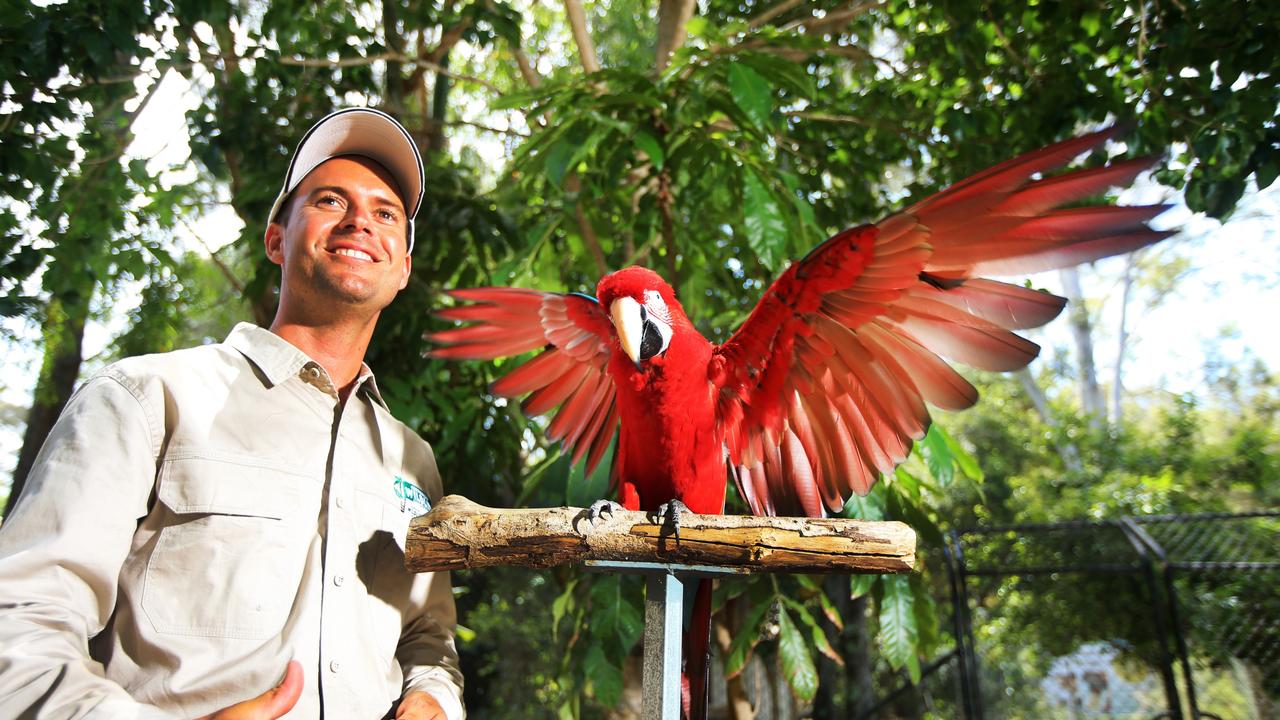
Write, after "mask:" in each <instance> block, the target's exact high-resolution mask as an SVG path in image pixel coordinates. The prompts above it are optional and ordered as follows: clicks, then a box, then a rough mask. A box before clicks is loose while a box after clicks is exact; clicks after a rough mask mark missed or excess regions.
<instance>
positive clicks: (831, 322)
mask: <svg viewBox="0 0 1280 720" xmlns="http://www.w3.org/2000/svg"><path fill="white" fill-rule="evenodd" d="M1116 132H1117V131H1116V129H1115V128H1110V129H1107V130H1102V131H1100V132H1096V133H1093V134H1090V135H1085V136H1082V137H1079V138H1075V139H1072V140H1067V141H1065V142H1061V143H1058V144H1056V145H1052V146H1049V147H1047V148H1044V149H1042V150H1038V151H1036V152H1032V153H1028V154H1026V155H1022V156H1020V157H1017V158H1015V159H1013V160H1010V161H1007V162H1005V163H1002V164H1000V165H997V166H995V167H993V168H990V169H988V170H986V171H983V172H981V173H979V174H977V175H974V176H972V177H970V178H968V179H966V180H963V181H961V182H959V183H957V184H955V185H953V186H952V187H950V188H948V189H946V190H943V191H942V192H940V193H938V194H936V195H933V196H931V197H929V198H927V199H925V200H923V201H921V202H919V203H916V204H914V205H912V206H911V207H909V208H907V209H906V210H904V211H902V212H900V213H897V214H895V215H892V216H890V217H888V218H885V219H884V220H882V221H881V222H879V223H876V224H875V225H864V226H861V227H857V228H853V229H850V230H846V231H844V232H841V233H839V234H838V235H835V236H834V237H832V238H830V239H828V240H827V241H825V242H824V243H822V244H821V245H819V246H818V247H816V248H815V249H814V250H813V251H812V252H810V253H809V255H808V256H806V257H805V258H804V259H803V260H801V261H800V262H798V263H796V264H794V265H792V266H791V267H790V268H788V269H787V270H786V272H784V273H783V274H782V275H781V276H780V277H779V278H778V279H777V280H776V281H775V282H774V283H773V284H772V285H771V286H770V287H769V288H768V290H767V291H766V292H765V294H764V297H763V298H762V299H761V301H760V303H759V304H758V305H757V306H756V308H755V310H753V311H752V313H751V315H750V317H748V318H747V320H746V322H745V323H743V325H742V326H741V327H740V328H739V329H738V330H737V331H736V332H735V333H734V335H733V336H732V337H731V338H730V339H729V340H728V342H726V343H725V344H724V345H722V346H720V347H719V348H718V349H717V350H716V356H715V358H714V360H713V363H714V365H713V369H712V378H713V382H714V383H715V384H716V385H717V386H718V387H719V390H720V395H719V401H718V402H719V412H720V419H721V423H722V426H723V427H724V429H725V437H726V445H727V447H728V451H729V460H730V464H731V465H732V466H733V472H734V477H735V479H736V480H737V483H738V488H739V490H740V491H741V493H742V495H743V497H744V498H745V499H746V500H747V502H748V503H749V504H750V506H751V509H752V512H754V513H756V514H758V515H763V514H795V513H804V514H808V515H813V516H816V515H821V514H822V513H823V508H824V506H825V508H826V509H827V510H829V511H832V512H835V511H838V510H839V509H840V508H841V507H842V506H843V505H844V502H845V500H846V499H847V498H848V497H849V494H850V493H851V492H856V493H859V494H864V493H866V492H867V491H868V490H870V488H871V486H872V485H873V484H874V483H875V481H876V479H877V478H878V477H879V474H880V473H887V472H890V471H892V470H893V468H894V467H895V466H897V464H898V463H900V462H902V461H903V460H905V459H906V457H907V454H908V453H909V452H910V449H911V444H912V441H913V440H918V439H920V438H922V437H923V436H924V434H925V432H926V430H927V429H928V426H929V422H930V420H929V411H928V409H927V407H926V404H928V405H933V406H936V407H939V408H943V409H947V410H959V409H963V408H966V407H969V406H970V405H972V404H973V403H974V402H975V401H976V400H977V396H978V394H977V391H976V390H975V389H974V388H973V386H972V385H970V384H969V382H968V381H966V380H965V379H964V377H962V376H961V375H960V374H959V373H957V372H956V371H955V370H954V369H952V368H951V366H950V365H948V364H947V363H946V362H945V361H943V360H942V359H941V358H943V357H945V358H947V359H950V360H954V361H956V362H959V363H963V364H965V365H968V366H971V367H974V368H978V369H982V370H1015V369H1018V368H1021V367H1023V366H1025V365H1027V364H1028V363H1029V362H1031V360H1032V359H1034V358H1035V357H1036V354H1037V353H1038V352H1039V347H1038V346H1037V345H1036V344H1035V343H1032V342H1030V341H1028V340H1026V339H1024V338H1022V337H1019V336H1018V335H1016V334H1015V333H1013V332H1012V331H1013V330H1017V329H1023V328H1031V327H1037V326H1039V325H1043V324H1044V323H1046V322H1048V321H1049V320H1051V319H1053V318H1054V317H1056V316H1057V315H1058V313H1059V312H1060V311H1061V310H1062V307H1063V305H1064V303H1065V300H1064V299H1063V298H1060V297H1057V296H1054V295H1050V294H1048V293H1043V292H1038V291H1036V290H1031V289H1027V288H1024V287H1020V286H1017V285H1009V284H1006V283H1001V282H996V281H994V280H987V279H983V278H980V277H977V276H978V275H981V274H998V275H1007V274H1020V273H1032V272H1038V271H1041V270H1047V269H1052V268H1061V267H1067V266H1071V265H1076V264H1079V263H1083V262H1089V261H1092V260H1096V259H1098V258H1102V257H1106V256H1109V255H1116V254H1120V253H1125V252H1129V251H1132V250H1136V249H1138V248H1141V247H1143V246H1146V245H1148V244H1150V243H1153V242H1156V241H1158V240H1160V239H1162V238H1164V237H1166V236H1168V235H1170V234H1172V233H1169V232H1160V231H1155V230H1152V229H1150V228H1148V227H1147V226H1146V222H1147V221H1148V220H1150V219H1152V218H1153V217H1155V216H1156V215H1158V214H1159V213H1161V212H1163V211H1164V210H1165V209H1166V207H1167V206H1162V205H1152V206H1142V207H1117V206H1094V207H1073V208H1069V209H1057V208H1059V207H1060V206H1062V205H1065V204H1068V203H1072V202H1075V201H1079V200H1081V199H1083V198H1088V197H1090V196H1093V195H1097V194H1099V193H1101V192H1102V191H1104V190H1106V189H1107V188H1109V187H1112V186H1116V185H1125V184H1128V183H1129V182H1131V181H1132V180H1133V178H1134V177H1135V176H1136V175H1137V174H1138V173H1139V172H1141V171H1142V170H1143V169H1145V168H1146V167H1148V166H1149V165H1150V164H1151V163H1152V158H1139V159H1135V160H1128V161H1123V162H1118V163H1114V164H1111V165H1107V166H1105V167H1099V168H1094V169H1089V170H1081V171H1076V172H1070V173H1066V174H1062V175H1057V176H1053V177H1047V178H1044V179H1033V177H1034V176H1036V175H1037V174H1039V173H1043V172H1045V171H1047V170H1051V169H1053V168H1057V167H1060V166H1062V165H1064V164H1066V163H1067V162H1068V161H1070V160H1071V159H1073V158H1075V157H1076V156H1078V155H1080V154H1081V153H1083V152H1085V151H1087V150H1090V149H1092V148H1095V147H1098V146H1100V145H1101V144H1103V143H1104V142H1105V141H1106V140H1107V139H1108V138H1110V137H1112V136H1113V135H1114V134H1115V133H1116Z"/></svg>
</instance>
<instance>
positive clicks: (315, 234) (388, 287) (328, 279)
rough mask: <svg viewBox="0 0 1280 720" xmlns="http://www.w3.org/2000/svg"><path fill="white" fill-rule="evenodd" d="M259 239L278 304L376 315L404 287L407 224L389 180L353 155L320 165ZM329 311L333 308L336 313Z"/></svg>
mask: <svg viewBox="0 0 1280 720" xmlns="http://www.w3.org/2000/svg"><path fill="white" fill-rule="evenodd" d="M281 219H283V220H284V223H283V224H280V223H272V224H271V225H270V226H269V227H268V228H267V234H266V238H265V242H266V246H267V257H268V258H270V259H271V261H272V262H274V263H276V264H277V265H280V266H281V267H282V268H283V280H282V283H281V289H280V302H281V304H282V305H283V304H285V303H294V302H305V303H318V304H320V305H319V306H318V307H326V306H331V304H332V303H335V302H337V303H342V304H345V305H354V306H363V307H368V308H372V309H374V310H381V309H382V308H384V307H386V306H387V304H389V303H390V302H391V300H392V299H393V298H394V297H395V295H396V293H397V292H399V291H400V290H401V289H403V288H404V286H405V284H406V283H408V281H409V269H410V267H411V265H412V260H411V259H410V257H409V255H408V246H407V232H408V218H407V215H406V213H405V207H404V202H403V201H402V200H401V199H400V194H399V190H398V188H397V187H396V184H395V181H394V180H393V179H392V178H391V175H390V174H388V173H387V171H386V170H384V169H383V168H382V166H381V165H379V164H378V163H376V162H374V161H372V160H370V159H368V158H363V157H358V156H343V157H337V158H333V159H331V160H327V161H325V162H324V163H322V164H321V165H320V166H319V167H317V168H316V169H315V170H312V171H311V173H310V174H309V175H307V177H306V178H304V179H303V181H302V182H301V183H300V184H299V185H298V187H297V188H296V189H295V190H294V191H293V196H292V198H291V199H290V200H289V204H288V207H286V208H285V211H284V212H283V213H281ZM335 309H336V308H335Z"/></svg>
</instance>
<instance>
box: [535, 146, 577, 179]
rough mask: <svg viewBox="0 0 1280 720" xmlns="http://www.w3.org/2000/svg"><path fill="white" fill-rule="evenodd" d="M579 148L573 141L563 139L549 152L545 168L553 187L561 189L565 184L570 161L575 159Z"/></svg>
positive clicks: (544, 164)
mask: <svg viewBox="0 0 1280 720" xmlns="http://www.w3.org/2000/svg"><path fill="white" fill-rule="evenodd" d="M578 147H579V146H578V145H577V144H576V143H574V142H573V141H572V140H570V139H568V138H562V139H561V140H559V141H557V142H556V144H555V145H552V146H551V149H550V150H548V151H547V155H546V160H545V161H544V162H543V167H545V168H546V172H547V179H548V180H550V181H551V184H552V185H555V186H556V187H560V185H561V183H563V182H564V176H565V174H566V173H567V172H568V171H569V161H570V160H572V159H573V156H574V155H575V154H576V152H577V150H578Z"/></svg>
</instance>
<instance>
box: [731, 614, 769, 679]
mask: <svg viewBox="0 0 1280 720" xmlns="http://www.w3.org/2000/svg"><path fill="white" fill-rule="evenodd" d="M771 607H773V603H771V602H761V603H756V605H755V609H754V610H752V611H751V614H750V615H748V616H747V619H746V620H745V621H743V623H742V627H741V628H740V629H739V630H738V634H737V635H736V636H734V638H733V642H732V643H730V644H729V652H728V653H727V654H726V655H725V659H724V675H725V677H727V678H733V677H737V676H738V673H740V672H742V668H744V667H746V666H747V660H749V659H750V658H751V649H752V648H754V647H755V646H756V644H757V643H759V642H760V624H761V623H762V622H764V617H765V614H766V613H768V612H769V609H770V608H771Z"/></svg>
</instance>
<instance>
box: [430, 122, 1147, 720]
mask: <svg viewBox="0 0 1280 720" xmlns="http://www.w3.org/2000/svg"><path fill="white" fill-rule="evenodd" d="M1116 132H1117V130H1116V129H1115V128H1110V129H1106V130H1102V131H1100V132H1096V133H1093V134H1090V135H1086V136H1082V137H1079V138H1075V139H1072V140H1067V141H1065V142H1061V143H1058V144H1055V145H1052V146H1050V147H1047V148H1044V149H1042V150H1039V151H1036V152H1032V153H1028V154H1026V155H1022V156H1020V157H1018V158H1015V159H1013V160H1010V161H1007V162H1005V163H1002V164H1000V165H997V166H995V167H993V168H990V169H988V170H986V171H983V172H981V173H978V174H977V175H974V176H972V177H970V178H968V179H966V180H963V181H961V182H959V183H957V184H955V185H953V186H952V187H950V188H948V189H946V190H943V191H942V192H939V193H938V194H936V195H933V196H931V197H929V198H926V199H925V200H922V201H920V202H918V203H916V204H914V205H912V206H911V207H909V208H907V209H905V210H903V211H901V212H899V213H896V214H894V215H891V216H889V217H887V218H885V219H884V220H882V221H880V222H878V223H875V224H874V225H862V226H859V227H855V228H851V229H849V230H845V231H843V232H841V233H839V234H837V235H835V236H833V237H831V238H830V239H828V240H826V241H825V242H823V243H822V244H821V245H819V246H817V247H816V248H814V249H813V250H812V251H811V252H810V253H809V254H808V255H807V256H806V257H804V258H803V259H802V260H800V261H799V262H796V263H794V264H792V265H791V266H790V267H789V268H788V269H787V270H786V271H785V272H783V273H782V275H781V276H780V277H778V279H777V280H775V281H774V282H773V284H772V285H771V286H770V287H769V288H768V290H766V291H765V294H764V297H763V298H762V299H761V300H760V302H759V304H758V305H756V307H755V309H754V310H753V311H752V312H751V315H750V316H749V317H748V318H747V320H746V321H745V322H744V323H743V324H742V326H741V327H739V328H738V330H737V331H736V332H735V333H734V334H733V336H732V337H730V338H729V340H728V341H727V342H725V343H723V344H721V345H715V344H713V343H711V342H709V341H708V340H707V339H706V338H704V337H703V336H702V335H701V334H700V333H699V332H698V330H697V329H696V328H695V327H694V325H693V323H692V322H690V320H689V318H688V316H686V315H685V312H684V308H682V307H681V305H680V302H679V301H678V300H677V299H676V296H675V292H674V291H673V290H672V288H671V286H670V285H668V284H667V283H666V282H664V281H663V280H662V278H661V277H659V276H658V275H657V274H656V273H653V272H651V271H649V270H646V269H644V268H639V267H629V268H626V269H624V270H619V271H617V272H615V273H612V274H610V275H607V276H605V277H604V278H603V279H601V280H600V283H599V285H598V286H597V288H596V298H592V297H589V296H587V295H581V294H577V293H570V294H564V293H556V292H543V291H538V290H524V289H517V288H478V289H466V290H453V291H451V292H450V293H449V294H450V295H452V296H453V297H454V298H457V299H459V300H463V301H467V302H469V303H470V304H463V305H459V306H455V307H452V308H448V309H445V310H442V311H440V312H439V313H438V315H439V316H440V317H442V318H446V319H451V320H456V321H464V322H471V323H472V324H470V325H467V326H464V327H461V328H458V329H454V330H448V331H444V332H439V333H435V334H434V335H432V336H430V339H431V340H432V341H434V342H436V343H439V344H440V345H442V347H438V348H436V349H434V350H433V351H432V353H431V354H432V355H434V356H435V357H441V358H471V359H491V358H498V357H504V356H511V355H518V354H521V353H525V352H529V351H533V350H540V351H541V352H539V354H537V355H536V356H535V357H534V358H533V359H531V360H529V361H528V362H526V363H524V364H523V365H520V366H519V367H517V368H516V369H514V370H512V371H511V372H509V373H508V374H506V375H505V376H504V377H502V378H501V379H499V380H498V381H497V382H495V383H494V385H493V388H492V389H493V392H494V393H495V394H497V395H501V396H505V397H512V398H515V397H521V396H525V395H528V397H527V399H526V400H525V402H524V408H525V411H526V412H528V413H530V414H541V413H547V412H550V411H551V410H552V409H554V408H556V407H557V406H559V408H560V409H559V411H558V412H557V413H556V415H555V417H554V419H553V420H552V421H551V424H550V426H549V427H548V429H547V434H548V436H549V437H550V438H552V439H554V440H560V441H561V442H562V444H563V447H564V448H566V449H567V450H571V451H572V452H573V461H574V462H575V463H576V462H578V461H579V460H581V459H582V457H583V456H584V455H585V456H586V458H587V468H586V469H587V472H588V473H590V472H591V470H592V469H593V468H594V467H595V466H596V465H597V464H598V463H599V462H600V459H601V456H602V455H603V454H604V451H605V449H606V448H607V446H608V445H609V443H610V441H611V440H612V438H613V435H614V432H615V430H617V431H618V432H619V435H618V444H617V450H616V451H615V457H614V462H613V468H612V477H613V480H614V484H615V486H616V487H617V490H618V493H619V496H620V499H621V501H622V504H623V505H624V506H626V507H627V508H629V509H633V510H646V511H660V512H664V513H665V512H672V513H674V514H673V515H670V516H668V521H669V522H670V521H674V520H678V513H675V508H676V507H678V506H677V505H675V504H672V505H668V503H669V501H681V502H683V504H684V505H685V506H687V507H688V509H690V510H692V511H694V512H698V513H720V512H723V510H724V498H725V489H726V482H727V476H728V475H730V474H732V476H733V478H734V480H735V481H736V484H737V487H738V490H739V492H740V493H741V495H742V497H743V498H744V499H745V500H746V502H747V503H748V504H749V505H750V507H751V511H752V512H753V513H755V514H757V515H764V514H768V515H774V514H804V515H809V516H821V515H823V514H824V512H827V511H830V512H838V511H839V510H840V509H841V508H842V507H843V506H844V504H845V500H846V499H847V498H848V497H849V495H850V493H855V492H856V493H859V494H865V493H866V492H867V491H868V490H870V488H871V486H872V484H873V483H875V481H876V479H877V478H878V476H879V474H880V473H887V472H891V471H892V470H893V469H894V467H895V466H896V465H897V464H898V463H900V462H902V461H903V460H905V459H906V457H907V454H908V453H909V451H910V449H911V444H912V441H913V440H919V439H920V438H922V437H924V434H925V431H926V430H927V428H928V426H929V422H930V418H929V411H928V409H927V407H926V404H928V405H933V406H935V407H938V408H942V409H945V410H960V409H963V408H967V407H969V406H970V405H973V404H974V402H975V401H976V400H977V397H978V393H977V391H976V390H975V389H974V387H973V386H972V385H970V384H969V382H968V381H967V380H965V379H964V377H962V376H961V375H960V374H959V373H957V372H956V371H955V370H954V369H952V368H951V367H950V366H949V365H948V364H947V363H946V362H944V361H943V360H942V359H940V357H939V356H942V357H946V358H949V359H951V360H954V361H956V362H959V363H963V364H965V365H969V366H971V367H975V368H979V369H983V370H1015V369H1018V368H1021V367H1023V366H1025V365H1027V364H1028V363H1029V362H1031V360H1032V359H1034V358H1035V357H1036V354H1037V353H1038V351H1039V347H1038V346H1037V345H1036V344H1034V343H1032V342H1030V341H1028V340H1026V339H1024V338H1022V337H1019V336H1018V335H1016V334H1015V333H1013V332H1012V331H1013V330H1017V329H1023V328H1032V327H1038V326H1040V325H1043V324H1045V323H1047V322H1048V321H1049V320H1051V319H1053V318H1054V317H1056V316H1057V315H1058V313H1059V312H1060V311H1061V310H1062V308H1063V305H1064V304H1065V302H1066V301H1065V299H1063V298H1060V297H1057V296H1054V295H1050V294H1048V293H1044V292H1039V291H1036V290H1031V289H1027V288H1024V287H1021V286H1018V285H1010V284H1005V283H1001V282H996V281H993V280H987V279H983V278H980V277H978V276H979V275H983V274H996V275H1009V274H1024V273H1031V272H1038V271H1041V270H1047V269H1053V268H1060V267H1067V266H1072V265H1077V264H1080V263H1084V262H1090V261H1093V260H1096V259H1098V258H1102V257H1106V256H1109V255H1115V254H1120V253H1126V252H1130V251H1132V250H1136V249H1138V248H1141V247H1144V246H1146V245H1148V244H1151V243H1154V242H1156V241H1158V240H1160V239H1162V238H1164V237H1166V236H1168V235H1170V234H1171V233H1170V232H1164V231H1156V230H1152V229H1150V228H1148V227H1147V226H1146V222H1147V221H1148V220H1150V219H1152V218H1153V217H1155V216H1156V215H1158V214H1159V213H1161V212H1163V211H1164V210H1165V209H1166V206H1162V205H1152V206H1141V207H1117V206H1091V207H1076V208H1070V209H1056V208H1058V207H1059V206H1061V205H1063V204H1066V203H1069V202H1072V201H1076V200H1079V199H1081V198H1087V197H1090V196H1093V195H1096V194H1098V193H1100V192H1102V191H1103V190H1105V189H1107V188H1109V187H1112V186H1117V185H1127V184H1128V183H1129V182H1131V181H1132V180H1133V178H1134V177H1135V176H1136V175H1137V174H1138V173H1139V172H1141V171H1142V170H1143V169H1144V168H1146V167H1147V166H1148V165H1150V163H1151V158H1138V159H1134V160H1128V161H1123V162H1117V163H1114V164H1111V165H1107V166H1105V167H1099V168H1094V169H1089V170H1081V171H1076V172H1070V173H1066V174H1062V175H1058V176H1055V177H1048V178H1044V179H1033V176H1035V175H1036V174H1038V173H1043V172H1045V171H1047V170H1051V169H1053V168H1057V167H1060V166H1062V165H1064V164H1065V163H1067V162H1068V161H1070V160H1071V159H1072V158H1074V157H1076V156H1078V155H1079V154H1081V153H1083V152H1085V151H1087V150H1090V149H1093V148H1095V147H1098V146H1100V145H1101V144H1102V143H1104V142H1105V141H1106V140H1107V139H1108V138H1110V137H1112V136H1113V135H1114V134H1115V133H1116ZM677 527H678V526H677ZM701 585H702V587H700V588H699V590H698V593H697V597H696V598H695V601H694V614H693V617H694V618H695V619H694V621H693V623H692V624H691V629H690V631H689V633H688V643H687V644H686V647H688V648H689V654H688V655H687V656H686V658H687V660H686V668H685V669H686V680H687V682H688V686H687V687H688V690H689V693H690V695H691V696H692V698H693V700H694V702H692V708H691V709H692V712H691V713H690V714H691V715H692V716H693V717H698V718H700V717H702V716H703V715H704V714H705V708H706V662H707V656H706V652H707V645H708V630H709V627H710V592H709V583H706V582H705V581H704V582H703V583H701Z"/></svg>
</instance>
